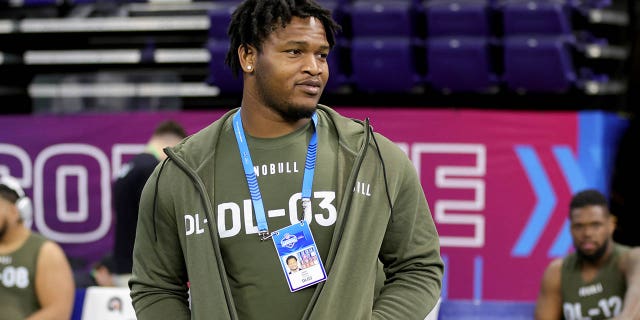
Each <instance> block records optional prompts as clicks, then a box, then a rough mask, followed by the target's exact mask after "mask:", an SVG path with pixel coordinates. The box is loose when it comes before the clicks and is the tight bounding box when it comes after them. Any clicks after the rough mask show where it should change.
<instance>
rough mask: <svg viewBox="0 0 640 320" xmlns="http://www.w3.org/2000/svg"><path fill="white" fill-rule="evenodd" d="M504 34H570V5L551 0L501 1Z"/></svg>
mask: <svg viewBox="0 0 640 320" xmlns="http://www.w3.org/2000/svg"><path fill="white" fill-rule="evenodd" d="M502 16H503V24H504V35H505V36H515V35H525V34H539V35H560V34H564V35H570V34H571V33H572V27H571V6H570V5H568V4H566V3H565V2H563V1H553V0H536V1H533V0H511V1H508V2H505V3H503V5H502Z"/></svg>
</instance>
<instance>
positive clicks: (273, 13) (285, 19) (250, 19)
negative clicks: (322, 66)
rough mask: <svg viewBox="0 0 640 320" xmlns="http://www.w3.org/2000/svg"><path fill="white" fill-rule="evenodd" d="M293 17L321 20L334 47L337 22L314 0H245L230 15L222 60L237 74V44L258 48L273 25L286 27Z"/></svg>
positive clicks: (238, 45) (272, 29) (331, 45)
mask: <svg viewBox="0 0 640 320" xmlns="http://www.w3.org/2000/svg"><path fill="white" fill-rule="evenodd" d="M293 17H299V18H308V17H314V18H317V19H319V20H320V21H322V25H323V27H324V30H325V32H326V35H327V41H328V42H329V47H331V48H333V46H334V44H335V42H336V39H335V34H336V32H338V31H340V30H341V27H340V25H338V23H336V22H335V21H334V20H333V18H332V17H331V11H329V10H327V9H325V8H323V7H322V6H320V5H319V4H318V3H316V2H315V1H314V0H246V1H244V2H242V4H240V5H239V6H238V8H237V9H236V10H235V11H234V12H233V15H232V16H231V23H230V24H229V29H228V30H227V34H228V35H229V41H230V47H229V51H228V52H227V56H226V58H225V61H224V62H225V63H226V64H227V65H228V66H229V67H230V68H231V71H232V72H233V73H234V74H235V75H236V76H237V75H238V74H239V73H240V60H239V57H238V47H240V45H244V46H245V47H246V46H248V45H251V46H253V47H255V48H256V49H257V50H258V52H260V50H261V49H262V43H263V42H264V40H265V39H266V38H267V37H268V36H269V35H270V34H271V33H272V32H273V31H274V30H276V29H278V28H284V27H286V26H287V25H288V24H289V23H290V22H291V19H292V18H293Z"/></svg>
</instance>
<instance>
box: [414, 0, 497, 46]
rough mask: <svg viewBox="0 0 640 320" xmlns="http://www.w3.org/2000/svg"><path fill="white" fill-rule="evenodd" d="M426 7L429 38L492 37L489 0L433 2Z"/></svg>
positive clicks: (441, 0)
mask: <svg viewBox="0 0 640 320" xmlns="http://www.w3.org/2000/svg"><path fill="white" fill-rule="evenodd" d="M425 7H426V16H427V19H426V21H427V35H428V36H429V37H442V36H488V35H490V32H491V30H490V25H489V21H490V19H489V10H490V7H489V3H488V2H487V0H431V1H428V2H427V3H426V4H425Z"/></svg>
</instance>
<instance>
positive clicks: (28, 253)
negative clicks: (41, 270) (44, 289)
mask: <svg viewBox="0 0 640 320" xmlns="http://www.w3.org/2000/svg"><path fill="white" fill-rule="evenodd" d="M45 241H46V239H45V238H44V237H43V236H41V235H39V234H36V233H31V234H30V235H29V238H27V240H26V241H25V243H24V244H23V245H22V246H21V247H20V248H18V249H17V250H16V251H14V252H11V253H9V254H0V320H14V319H24V318H26V317H28V316H29V315H31V314H32V313H34V312H36V311H38V310H39V309H40V303H39V302H38V297H37V296H36V292H35V279H36V267H37V263H38V255H39V254H40V248H42V245H43V244H44V243H45Z"/></svg>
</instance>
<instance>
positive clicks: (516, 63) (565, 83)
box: [503, 36, 576, 92]
mask: <svg viewBox="0 0 640 320" xmlns="http://www.w3.org/2000/svg"><path fill="white" fill-rule="evenodd" d="M570 45H571V44H570V42H569V40H567V38H566V37H534V36H531V37H526V36H522V37H506V38H505V39H504V74H503V78H504V80H505V82H506V84H507V86H508V87H509V88H510V89H513V90H516V91H532V92H566V91H567V90H568V89H570V88H571V86H572V85H573V84H574V83H575V81H576V74H575V70H574V66H573V61H572V58H571V51H570Z"/></svg>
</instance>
